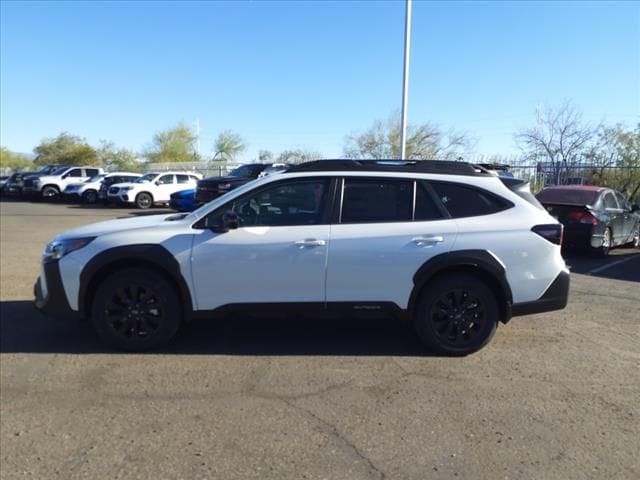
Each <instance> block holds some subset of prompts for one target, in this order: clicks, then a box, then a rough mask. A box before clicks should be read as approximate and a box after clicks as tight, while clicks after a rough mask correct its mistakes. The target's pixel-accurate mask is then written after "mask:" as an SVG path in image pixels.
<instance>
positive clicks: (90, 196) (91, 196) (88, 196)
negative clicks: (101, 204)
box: [82, 190, 98, 204]
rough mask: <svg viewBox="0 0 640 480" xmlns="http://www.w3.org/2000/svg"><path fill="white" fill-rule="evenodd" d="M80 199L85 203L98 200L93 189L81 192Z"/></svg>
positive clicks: (96, 193)
mask: <svg viewBox="0 0 640 480" xmlns="http://www.w3.org/2000/svg"><path fill="white" fill-rule="evenodd" d="M82 199H83V200H84V202H85V203H90V204H94V203H96V202H97V201H98V192H96V191H95V190H87V191H86V192H84V193H83V194H82Z"/></svg>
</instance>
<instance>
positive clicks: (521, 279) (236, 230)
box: [35, 160, 569, 355]
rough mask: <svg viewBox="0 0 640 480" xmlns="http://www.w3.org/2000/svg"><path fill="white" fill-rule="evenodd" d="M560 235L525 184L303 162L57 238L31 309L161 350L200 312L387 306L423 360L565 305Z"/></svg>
mask: <svg viewBox="0 0 640 480" xmlns="http://www.w3.org/2000/svg"><path fill="white" fill-rule="evenodd" d="M157 175H174V174H172V173H166V174H149V177H148V178H149V180H150V182H151V183H152V184H153V181H157ZM176 175H177V174H176ZM154 179H156V180H154ZM147 183H149V182H147ZM135 185H138V184H135ZM140 185H142V186H144V185H146V184H144V183H143V184H140ZM132 191H133V192H141V191H142V190H139V189H138V190H132V189H130V190H127V192H132ZM137 194H139V193H137ZM134 199H135V197H129V200H134ZM562 233H563V230H562V225H561V224H560V223H558V222H557V221H556V220H555V219H554V218H553V217H551V216H550V215H549V214H548V213H547V212H546V211H545V210H544V209H543V208H541V206H540V204H539V203H538V202H537V201H536V199H535V198H534V197H533V196H532V195H531V192H530V191H529V186H528V184H527V183H525V182H524V181H522V180H516V179H513V178H500V177H497V176H495V175H492V174H491V173H489V172H487V171H486V170H484V169H482V168H478V167H475V166H474V165H471V164H468V163H461V162H442V161H403V162H400V161H356V160H321V161H313V162H308V163H304V164H300V165H296V166H293V167H291V168H290V169H289V170H288V171H287V172H284V173H281V174H279V175H270V176H267V177H264V178H262V179H258V180H254V181H253V182H250V183H248V184H246V185H243V186H241V187H239V188H237V189H235V190H232V191H230V192H229V193H227V194H225V195H223V196H221V197H218V198H216V199H215V200H213V201H212V202H210V203H208V204H206V205H204V206H202V207H201V208H199V209H198V210H195V211H193V212H191V213H189V214H172V215H153V216H141V217H137V218H131V219H122V220H112V221H108V222H102V223H98V224H95V225H88V226H85V227H81V228H78V229H76V230H72V231H69V232H66V233H64V234H62V235H60V236H58V237H56V238H54V239H53V240H52V241H51V243H49V244H48V245H47V246H46V248H45V251H44V256H43V261H42V273H41V275H40V278H39V279H38V281H37V282H36V286H35V295H36V306H37V307H38V308H40V309H41V310H42V311H44V312H45V313H46V314H49V315H51V316H63V317H67V318H70V317H77V318H81V319H90V321H91V322H92V323H93V325H94V327H95V329H96V330H97V332H98V333H99V334H100V336H101V337H102V338H103V339H105V340H106V341H108V342H109V343H111V344H112V345H114V346H116V347H118V348H121V349H125V350H147V349H151V348H156V347H159V346H161V345H164V344H166V343H167V342H168V341H169V340H171V339H172V338H173V337H174V336H175V334H176V332H177V331H178V329H179V328H180V326H181V325H182V324H183V323H185V322H188V321H189V320H190V319H192V318H194V317H196V316H215V315H216V314H229V313H247V312H252V313H258V314H263V313H271V314H273V313H274V312H275V313H282V314H285V313H287V314H291V313H299V314H304V313H310V312H316V311H317V312H323V313H324V314H327V313H332V314H334V315H340V316H344V317H347V318H348V317H349V316H352V315H355V314H358V315H360V314H371V313H372V314H379V313H381V312H385V313H388V314H390V315H393V316H395V317H397V318H400V319H406V320H409V321H410V322H412V324H413V326H414V327H415V331H416V332H417V334H418V335H419V337H420V338H421V339H422V341H423V342H424V343H425V345H426V346H427V347H428V348H429V349H430V350H431V351H436V352H440V353H444V354H450V355H464V354H469V353H472V352H475V351H476V350H479V349H480V348H482V347H483V346H484V345H486V344H487V343H488V342H489V340H490V339H491V338H492V337H493V335H494V333H495V331H496V328H497V326H498V324H499V323H501V322H502V323H506V322H508V321H509V320H510V319H511V317H512V316H516V315H525V314H530V313H538V312H545V311H550V310H558V309H562V308H564V307H565V305H566V303H567V299H568V293H569V271H568V269H567V267H566V266H565V263H564V260H563V259H562V256H561V255H560V244H561V241H562Z"/></svg>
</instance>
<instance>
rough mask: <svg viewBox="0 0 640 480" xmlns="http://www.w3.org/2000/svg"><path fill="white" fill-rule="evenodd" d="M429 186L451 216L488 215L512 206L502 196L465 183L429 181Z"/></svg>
mask: <svg viewBox="0 0 640 480" xmlns="http://www.w3.org/2000/svg"><path fill="white" fill-rule="evenodd" d="M431 186H432V187H433V189H434V191H435V192H436V195H437V197H438V199H439V200H440V201H441V202H442V205H443V206H444V208H445V209H446V210H447V211H448V212H449V214H450V215H451V217H453V218H463V217H477V216H480V215H490V214H492V213H497V212H501V211H503V210H506V209H508V208H511V207H512V206H513V204H512V203H511V202H509V201H508V200H505V199H504V198H501V197H499V196H497V195H494V194H493V193H490V192H487V191H486V190H481V189H479V188H475V187H471V186H467V185H460V184H456V183H445V182H431Z"/></svg>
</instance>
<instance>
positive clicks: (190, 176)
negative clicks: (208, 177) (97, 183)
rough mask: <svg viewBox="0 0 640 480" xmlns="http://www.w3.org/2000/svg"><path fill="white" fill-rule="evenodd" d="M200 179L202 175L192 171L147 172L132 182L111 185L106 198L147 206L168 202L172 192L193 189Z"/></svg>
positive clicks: (115, 201) (116, 201) (142, 206)
mask: <svg viewBox="0 0 640 480" xmlns="http://www.w3.org/2000/svg"><path fill="white" fill-rule="evenodd" d="M201 179H202V175H200V174H199V173H194V172H149V173H145V174H144V175H142V176H141V177H139V178H138V179H137V180H136V181H134V182H130V183H116V184H115V185H111V186H110V187H109V189H108V190H107V200H108V201H109V202H114V203H121V204H133V205H135V206H136V207H138V208H149V207H151V206H153V205H156V204H159V203H169V200H171V194H172V193H175V192H179V191H180V190H188V189H190V188H194V189H195V188H196V186H197V183H198V180H201Z"/></svg>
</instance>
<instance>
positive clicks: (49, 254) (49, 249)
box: [43, 237, 96, 261]
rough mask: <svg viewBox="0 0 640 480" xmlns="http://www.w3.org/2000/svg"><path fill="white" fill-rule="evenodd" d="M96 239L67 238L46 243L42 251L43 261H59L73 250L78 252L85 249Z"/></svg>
mask: <svg viewBox="0 0 640 480" xmlns="http://www.w3.org/2000/svg"><path fill="white" fill-rule="evenodd" d="M94 238H96V237H85V238H67V239H65V240H54V241H53V242H51V243H48V244H47V246H46V247H45V249H44V254H43V257H44V260H45V261H49V260H59V259H60V258H62V257H64V256H65V255H66V254H67V253H71V252H73V251H74V250H79V249H80V248H82V247H86V246H87V245H88V244H89V243H91V241H92V240H93V239H94Z"/></svg>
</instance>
